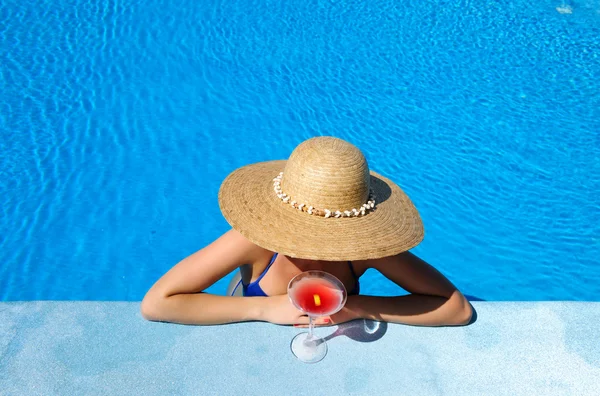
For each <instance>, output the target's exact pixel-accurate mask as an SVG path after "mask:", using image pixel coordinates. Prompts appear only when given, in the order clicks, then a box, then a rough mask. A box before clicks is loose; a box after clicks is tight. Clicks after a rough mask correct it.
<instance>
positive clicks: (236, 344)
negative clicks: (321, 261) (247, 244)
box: [0, 301, 600, 396]
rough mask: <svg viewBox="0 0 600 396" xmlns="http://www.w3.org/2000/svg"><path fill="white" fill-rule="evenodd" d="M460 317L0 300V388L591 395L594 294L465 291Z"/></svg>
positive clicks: (596, 336) (595, 387)
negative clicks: (308, 349) (301, 319)
mask: <svg viewBox="0 0 600 396" xmlns="http://www.w3.org/2000/svg"><path fill="white" fill-rule="evenodd" d="M472 304H473V306H474V308H475V310H476V312H477V318H476V320H475V322H474V323H472V324H471V325H469V326H464V327H441V328H425V327H415V326H404V325H398V324H386V323H377V322H368V323H367V322H365V321H355V322H352V323H349V324H345V325H341V326H333V327H327V328H321V329H319V330H318V331H319V334H322V335H324V336H327V337H328V345H329V353H328V355H327V356H326V358H325V359H324V360H323V361H321V362H319V363H317V364H303V363H300V362H298V361H297V360H296V359H295V358H294V357H293V355H292V354H291V353H290V351H289V343H290V340H291V339H292V337H293V336H294V335H295V334H297V333H298V332H299V331H300V330H299V329H295V328H293V327H289V326H277V325H272V324H268V323H260V322H252V323H239V324H232V325H226V326H182V325H174V324H167V323H153V322H148V321H145V320H144V319H143V318H142V317H141V315H140V313H139V303H138V302H93V301H32V302H3V303H0V394H2V395H13V394H14V395H19V394H28V395H35V394H40V395H41V394H43V395H49V394H63V395H64V394H86V395H88V394H111V395H114V394H123V395H128V396H130V395H134V394H144V395H151V394H157V395H158V394H202V395H209V394H210V395H212V394H215V395H217V394H218V395H228V394H240V393H243V394H245V395H253V394H256V395H259V394H260V395H281V394H297V395H301V394H307V395H308V394H310V395H318V394H373V393H376V394H381V395H398V394H414V395H417V394H418V395H470V394H473V395H532V394H536V395H545V394H548V395H556V394H561V395H569V394H573V395H598V394H600V381H598V380H597V379H598V378H600V343H599V342H598V340H600V328H599V327H598V323H600V302H568V301H562V302H561V301H558V302H482V301H474V302H472Z"/></svg>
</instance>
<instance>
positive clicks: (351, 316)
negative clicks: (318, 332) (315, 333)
mask: <svg viewBox="0 0 600 396" xmlns="http://www.w3.org/2000/svg"><path fill="white" fill-rule="evenodd" d="M355 319H360V316H359V315H358V314H357V313H356V312H354V311H352V310H351V309H350V308H348V307H344V308H342V309H341V310H340V311H339V312H337V313H335V314H333V315H331V316H321V317H318V318H316V319H314V320H313V323H314V325H315V326H319V327H321V326H334V325H339V324H342V323H346V322H350V321H352V320H355ZM296 327H308V324H300V325H297V326H296Z"/></svg>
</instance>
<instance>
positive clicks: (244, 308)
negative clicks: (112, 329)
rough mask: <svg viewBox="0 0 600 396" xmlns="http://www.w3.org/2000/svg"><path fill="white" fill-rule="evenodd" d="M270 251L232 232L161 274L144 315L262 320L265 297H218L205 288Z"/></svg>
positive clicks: (217, 320)
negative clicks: (207, 291)
mask: <svg viewBox="0 0 600 396" xmlns="http://www.w3.org/2000/svg"><path fill="white" fill-rule="evenodd" d="M266 254H268V252H266V251H265V250H264V249H262V248H260V247H258V246H256V245H254V244H253V243H251V242H250V241H248V240H247V239H246V238H244V237H243V236H242V235H240V234H239V233H238V232H236V231H233V230H232V231H229V232H227V233H225V234H223V236H221V237H220V238H219V239H217V240H216V241H214V242H213V243H212V244H210V245H208V246H207V247H205V248H204V249H202V250H199V251H198V252H196V253H194V254H192V255H191V256H189V257H186V258H185V259H183V260H182V261H181V262H179V263H178V264H177V265H175V266H174V267H173V268H171V269H170V270H169V271H168V272H167V273H166V274H165V275H164V276H163V277H161V278H160V279H159V280H158V281H157V282H156V283H155V284H154V285H153V286H152V288H151V289H150V290H149V291H148V293H147V294H146V296H145V297H144V299H143V301H142V304H141V312H142V316H143V317H144V318H146V319H148V320H153V321H163V322H175V323H182V324H205V325H208V324H223V323H231V322H240V321H249V320H258V319H260V317H261V316H262V314H263V313H262V311H263V307H262V305H264V301H262V300H263V299H262V298H259V297H255V298H245V297H229V296H217V295H212V294H207V293H202V291H203V290H205V289H206V288H208V287H209V286H211V285H212V284H213V283H215V282H216V281H218V280H219V279H221V278H223V277H224V276H226V275H227V274H229V273H231V272H232V271H234V270H235V269H237V268H239V267H240V266H242V265H244V264H249V263H254V262H257V261H258V260H261V259H263V258H264V257H265V255H266Z"/></svg>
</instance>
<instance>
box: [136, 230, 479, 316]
mask: <svg viewBox="0 0 600 396" xmlns="http://www.w3.org/2000/svg"><path fill="white" fill-rule="evenodd" d="M272 255H273V252H270V251H268V250H265V249H263V248H261V247H258V246H256V245H255V244H253V243H252V242H250V241H248V240H247V239H246V238H244V237H243V236H242V235H240V234H239V233H238V232H237V231H234V230H231V231H228V232H226V233H225V234H223V235H222V236H221V237H220V238H218V239H217V240H216V241H214V242H213V243H211V244H210V245H208V246H207V247H205V248H203V249H201V250H199V251H197V252H196V253H194V254H192V255H190V256H189V257H186V258H185V259H183V260H182V261H181V262H179V263H178V264H177V265H175V266H174V267H173V268H171V269H170V270H169V271H168V272H167V273H166V274H165V275H164V276H162V277H161V278H160V279H159V280H158V281H157V282H156V283H155V284H154V285H153V286H152V288H150V290H149V291H148V293H147V294H146V296H145V297H144V300H143V301H142V304H141V312H142V315H143V316H144V318H146V319H148V320H152V321H163V322H174V323H181V324H193V325H216V324H226V323H234V322H244V321H265V322H270V323H275V324H282V325H306V324H307V323H308V318H307V317H306V316H305V315H303V313H302V312H301V311H299V310H298V309H296V308H295V307H294V306H293V305H292V304H291V303H290V301H289V299H288V297H287V285H288V283H289V281H290V280H291V279H292V278H293V277H294V276H295V275H297V274H298V273H300V272H302V271H306V270H311V269H319V270H322V271H327V272H329V273H331V274H332V275H335V276H336V277H338V278H339V279H340V280H341V281H342V282H343V283H344V285H345V286H346V289H347V290H352V289H353V288H354V278H353V276H352V274H351V272H350V269H349V267H348V265H346V264H345V263H335V262H325V261H315V260H304V259H296V258H291V257H288V256H284V255H278V256H277V259H276V260H275V262H274V263H273V265H272V266H271V268H270V269H269V271H268V272H267V274H266V275H265V277H264V278H263V279H262V280H261V282H260V286H261V287H262V289H263V290H264V291H265V293H266V294H267V295H268V296H269V297H231V296H219V295H213V294H209V293H204V292H203V291H204V290H206V289H207V288H208V287H210V286H211V285H212V284H214V283H215V282H216V281H218V280H219V279H221V278H223V277H224V276H226V275H227V274H229V273H231V272H232V271H234V270H236V269H238V268H241V269H242V274H243V276H244V278H245V282H249V281H254V280H255V279H257V278H258V276H259V275H260V274H261V273H262V272H263V270H264V269H265V268H266V266H267V265H268V263H269V261H270V259H271V257H272ZM353 265H354V269H355V271H356V273H357V275H358V276H361V275H362V274H364V272H365V271H366V270H367V269H369V268H373V269H376V270H377V271H379V272H381V274H383V275H384V276H385V277H386V278H388V279H389V280H390V281H392V282H394V283H396V284H397V285H398V286H400V287H402V288H403V289H405V290H406V291H408V292H409V293H410V294H408V295H404V296H395V297H380V296H367V295H357V296H348V300H347V302H346V306H345V307H344V308H343V309H342V310H341V311H340V312H338V313H336V314H334V315H332V316H331V317H327V318H320V319H318V320H317V321H316V322H315V324H317V325H328V324H339V323H344V322H347V321H350V320H354V319H361V318H364V319H372V320H378V321H385V322H390V323H402V324H407V325H416V326H459V325H465V324H468V323H469V321H470V320H471V315H472V310H471V305H470V304H469V303H468V301H467V300H466V299H465V297H464V296H463V295H462V294H461V293H460V291H458V289H457V288H456V287H455V286H454V285H452V283H451V282H450V281H449V280H448V279H447V278H445V277H444V276H443V275H442V274H441V273H440V272H439V271H437V270H436V269H435V268H433V267H432V266H430V265H429V264H427V263H426V262H425V261H423V260H421V259H420V258H418V257H417V256H415V255H414V254H412V253H410V252H405V253H401V254H399V255H396V256H392V257H386V258H382V259H376V260H364V261H353Z"/></svg>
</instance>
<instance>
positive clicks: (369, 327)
mask: <svg viewBox="0 0 600 396" xmlns="http://www.w3.org/2000/svg"><path fill="white" fill-rule="evenodd" d="M386 331H387V323H386V322H377V321H375V320H366V319H360V320H353V321H351V322H347V323H342V324H340V325H339V326H338V328H337V330H336V331H334V332H333V333H332V334H330V335H328V336H327V337H325V341H329V340H331V339H332V338H335V337H339V336H342V335H343V336H346V337H348V338H350V339H351V340H354V341H359V342H373V341H377V340H379V339H381V337H383V335H384V334H385V333H386Z"/></svg>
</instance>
